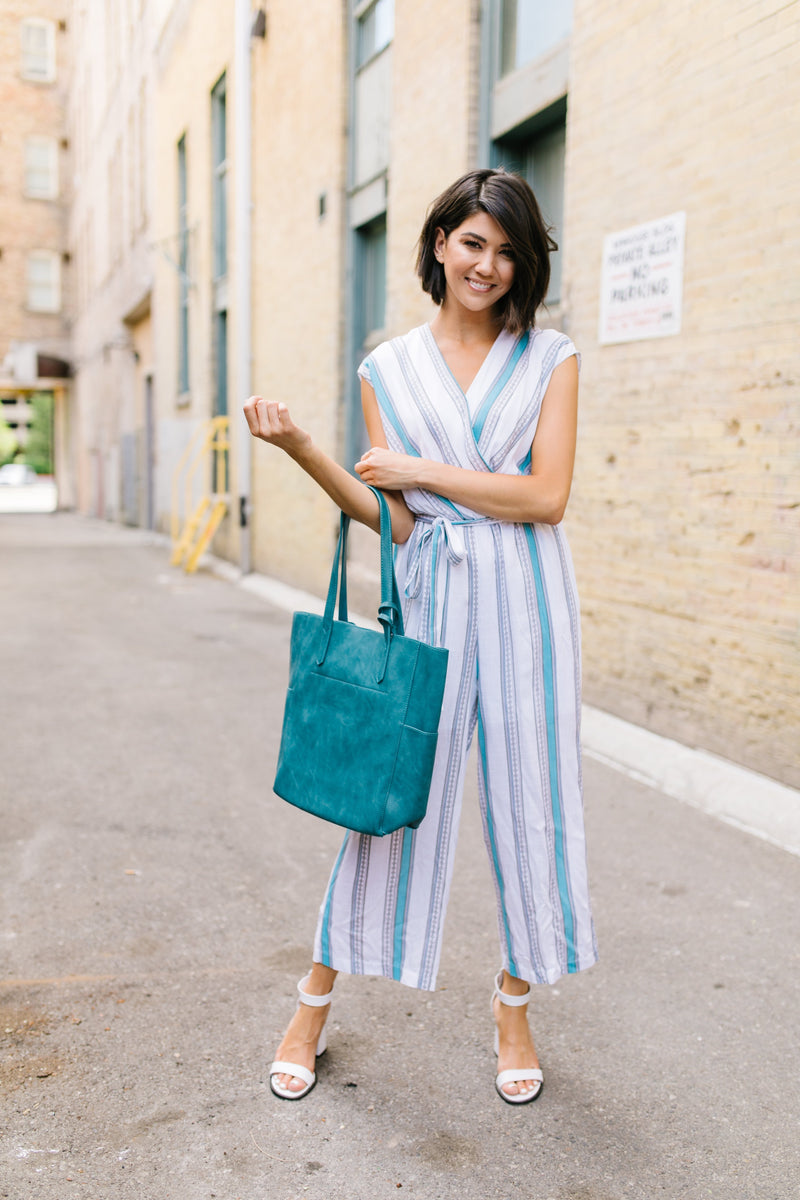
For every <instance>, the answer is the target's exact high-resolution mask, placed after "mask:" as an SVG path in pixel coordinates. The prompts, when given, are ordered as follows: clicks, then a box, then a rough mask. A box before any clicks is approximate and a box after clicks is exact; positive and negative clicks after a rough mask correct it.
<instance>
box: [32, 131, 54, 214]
mask: <svg viewBox="0 0 800 1200" xmlns="http://www.w3.org/2000/svg"><path fill="white" fill-rule="evenodd" d="M25 195H26V196H30V197H32V198H33V199H34V200H55V199H56V198H57V196H58V142H57V141H56V139H55V138H51V137H29V138H26V139H25Z"/></svg>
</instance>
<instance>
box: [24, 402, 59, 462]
mask: <svg viewBox="0 0 800 1200" xmlns="http://www.w3.org/2000/svg"><path fill="white" fill-rule="evenodd" d="M30 404H31V408H32V409H33V420H32V421H31V424H30V429H29V431H28V440H27V442H26V443H25V451H24V453H23V455H22V456H21V457H22V459H23V461H24V462H26V463H27V464H28V466H29V467H33V469H34V471H35V472H36V474H37V475H52V474H53V397H52V396H51V395H50V393H49V392H34V394H33V395H32V396H31V399H30Z"/></svg>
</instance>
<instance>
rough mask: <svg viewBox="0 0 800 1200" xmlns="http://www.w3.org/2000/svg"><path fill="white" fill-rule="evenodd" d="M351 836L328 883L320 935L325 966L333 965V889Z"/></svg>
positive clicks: (343, 846)
mask: <svg viewBox="0 0 800 1200" xmlns="http://www.w3.org/2000/svg"><path fill="white" fill-rule="evenodd" d="M349 836H350V835H349V834H348V835H347V836H346V837H345V839H344V841H343V842H342V848H341V850H340V851H339V857H338V858H337V859H336V863H335V864H334V868H333V873H332V875H331V881H330V883H329V884H328V895H327V897H326V898H325V913H324V915H323V918H322V934H321V937H320V955H321V959H322V965H323V966H325V967H330V966H331V942H330V925H331V905H332V904H333V889H334V885H335V884H336V876H337V875H338V874H339V868H340V867H341V865H342V859H343V858H344V852H345V848H346V846H347V838H348V837H349Z"/></svg>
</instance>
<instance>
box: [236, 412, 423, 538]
mask: <svg viewBox="0 0 800 1200" xmlns="http://www.w3.org/2000/svg"><path fill="white" fill-rule="evenodd" d="M371 390H372V389H370V391H371ZM375 407H376V413H377V405H376V406H375ZM244 415H245V420H246V421H247V425H248V428H249V430H250V432H251V433H252V435H253V437H256V438H260V439H261V441H263V442H268V443H269V444H270V445H272V446H277V447H278V448H279V449H280V450H283V451H284V452H285V453H286V454H288V455H289V457H290V458H293V459H294V461H295V462H296V463H297V464H298V466H300V467H302V468H303V470H304V471H305V472H306V474H307V475H310V476H311V478H312V479H313V480H315V481H316V482H317V483H318V484H319V485H320V487H321V488H322V489H323V491H325V492H327V494H328V495H329V496H330V498H331V500H333V502H334V504H336V505H337V506H338V507H339V508H341V509H342V511H343V512H345V513H347V515H348V516H349V517H352V518H353V520H354V521H360V522H361V524H362V525H368V526H369V528H370V529H374V530H375V532H376V533H377V532H378V530H379V528H380V516H379V510H378V501H377V500H376V499H375V497H374V495H373V494H372V492H371V491H370V490H369V488H368V487H365V486H364V484H363V483H361V481H360V480H359V479H356V478H354V477H353V476H352V475H351V474H350V473H349V471H346V470H345V469H344V467H342V466H340V464H339V463H337V462H335V461H334V460H333V459H332V458H331V457H330V455H328V454H325V453H324V452H323V451H322V450H320V448H319V447H318V446H316V445H315V444H314V442H313V441H312V439H311V437H310V435H309V434H308V433H306V431H305V430H304V429H301V428H300V427H299V426H298V425H295V423H294V421H293V420H292V418H291V415H290V413H289V409H288V408H287V406H286V405H285V404H279V403H277V402H275V401H272V400H270V401H267V400H265V399H264V397H263V396H251V397H250V399H249V400H248V401H247V403H246V404H245V406H244ZM370 423H371V422H370ZM372 433H373V430H372V429H371V430H370V435H372ZM384 494H385V496H386V500H387V503H388V505H389V510H390V512H391V515H392V536H393V538H394V541H396V542H405V541H406V540H407V539H408V538H409V537H410V535H411V531H412V529H413V528H414V518H413V516H412V515H411V513H410V512H409V510H408V508H407V507H406V504H405V501H404V500H403V497H402V495H400V494H396V493H393V492H386V493H384Z"/></svg>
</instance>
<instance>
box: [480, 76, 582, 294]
mask: <svg viewBox="0 0 800 1200" xmlns="http://www.w3.org/2000/svg"><path fill="white" fill-rule="evenodd" d="M566 112H567V106H566V101H565V100H564V101H562V102H561V103H559V104H556V105H553V107H552V109H550V110H547V111H546V112H545V113H543V114H542V115H541V117H540V119H539V122H538V123H537V122H534V125H535V126H536V131H535V132H532V133H528V134H527V135H526V136H522V137H519V136H518V137H516V138H515V137H510V138H506V139H503V140H502V141H500V142H498V145H497V150H498V153H499V156H500V160H501V162H502V163H503V165H504V166H505V167H508V168H509V170H512V171H517V172H518V173H519V174H520V175H522V176H523V177H524V178H525V179H527V181H528V183H529V184H530V185H531V187H532V188H533V191H534V194H535V196H536V199H537V200H538V202H539V207H540V208H541V210H542V216H543V217H544V219H545V221H546V222H547V224H548V226H550V228H551V229H552V236H553V238H554V239H555V241H556V242H557V243H558V247H559V248H558V250H557V251H555V253H554V254H551V255H550V287H549V289H548V292H547V297H546V300H547V303H548V304H557V303H558V301H559V300H560V299H561V263H562V253H561V250H562V237H563V229H564V151H565V146H566V128H567V127H566Z"/></svg>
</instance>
